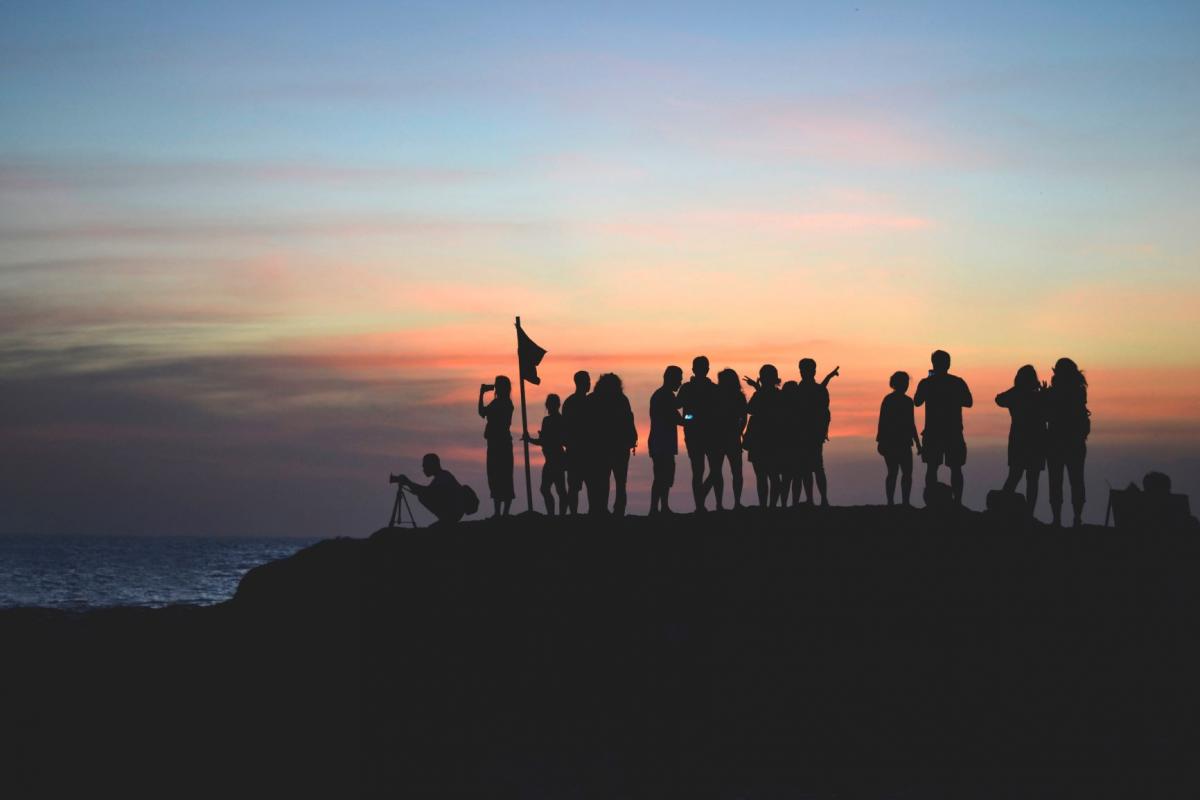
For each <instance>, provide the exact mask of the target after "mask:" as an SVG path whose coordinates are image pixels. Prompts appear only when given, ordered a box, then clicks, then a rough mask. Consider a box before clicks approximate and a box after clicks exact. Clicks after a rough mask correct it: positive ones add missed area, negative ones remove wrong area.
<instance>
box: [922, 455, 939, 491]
mask: <svg viewBox="0 0 1200 800" xmlns="http://www.w3.org/2000/svg"><path fill="white" fill-rule="evenodd" d="M937 482H938V465H937V464H935V463H933V462H932V461H930V462H929V463H928V464H926V465H925V488H926V489H932V488H933V487H934V486H936V485H937Z"/></svg>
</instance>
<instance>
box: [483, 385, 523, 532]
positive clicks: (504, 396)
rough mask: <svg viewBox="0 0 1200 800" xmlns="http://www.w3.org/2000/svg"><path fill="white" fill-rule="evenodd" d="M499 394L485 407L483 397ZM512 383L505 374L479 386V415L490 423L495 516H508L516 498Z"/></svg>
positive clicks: (489, 476)
mask: <svg viewBox="0 0 1200 800" xmlns="http://www.w3.org/2000/svg"><path fill="white" fill-rule="evenodd" d="M492 391H494V392H495V395H494V396H493V397H492V402H490V403H488V404H487V405H484V404H483V396H484V395H485V394H487V393H488V392H492ZM511 395H512V382H511V381H510V380H509V379H508V378H507V377H506V376H504V375H497V376H496V383H495V384H489V383H484V384H481V385H480V387H479V416H481V417H483V418H484V419H486V420H487V425H486V426H484V429H483V438H484V439H486V440H487V479H488V491H489V492H490V493H491V495H492V505H493V506H494V507H495V511H494V512H493V514H492V516H493V517H499V516H501V515H507V514H508V512H509V510H510V509H511V508H512V501H513V497H515V496H516V492H515V491H514V490H513V439H512V432H511V431H510V430H509V429H510V428H511V427H512V415H513V404H512V398H511Z"/></svg>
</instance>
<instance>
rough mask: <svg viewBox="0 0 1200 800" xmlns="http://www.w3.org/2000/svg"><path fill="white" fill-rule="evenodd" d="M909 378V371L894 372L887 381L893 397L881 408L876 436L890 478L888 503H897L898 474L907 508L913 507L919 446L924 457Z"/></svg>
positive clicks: (887, 488) (885, 479)
mask: <svg viewBox="0 0 1200 800" xmlns="http://www.w3.org/2000/svg"><path fill="white" fill-rule="evenodd" d="M909 380H910V379H909V377H908V373H907V372H894V373H892V377H891V378H890V379H889V380H888V385H889V386H891V387H892V391H891V393H890V394H888V395H887V396H885V397H884V398H883V402H882V403H880V405H879V427H878V429H877V430H876V433H875V441H876V443H877V444H876V449H877V450H878V451H879V455H881V456H883V463H884V465H885V466H886V467H887V477H886V478H884V481H883V488H884V491H886V492H887V504H888V505H889V506H890V505H895V503H896V474H897V473H899V474H900V497H901V500H902V501H903V503H904V505H906V506H908V505H912V472H913V454H912V448H913V445H914V444H915V445H916V446H917V455H920V454H921V438H920V437H919V436H918V435H917V422H916V414H915V411H914V410H913V400H912V398H911V397H909V396H908V385H909Z"/></svg>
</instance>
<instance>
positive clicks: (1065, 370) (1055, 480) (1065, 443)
mask: <svg viewBox="0 0 1200 800" xmlns="http://www.w3.org/2000/svg"><path fill="white" fill-rule="evenodd" d="M1087 385H1088V384H1087V378H1085V377H1084V376H1083V373H1082V372H1080V371H1079V367H1078V366H1077V365H1076V364H1075V362H1074V361H1072V360H1071V359H1069V358H1060V359H1059V360H1058V362H1057V363H1055V365H1054V375H1053V377H1051V378H1050V386H1049V388H1048V389H1046V422H1047V425H1046V455H1047V460H1048V462H1049V466H1050V513H1051V515H1052V516H1053V519H1054V524H1055V525H1061V524H1062V504H1063V469H1064V468H1065V469H1066V471H1067V476H1068V477H1069V478H1070V481H1071V507H1072V509H1073V510H1074V512H1075V520H1074V524H1075V525H1076V526H1077V527H1078V526H1079V525H1082V524H1083V504H1084V502H1085V501H1086V500H1087V495H1086V493H1085V490H1084V485H1083V461H1084V459H1085V458H1087V438H1088V434H1089V433H1091V430H1092V421H1091V415H1092V412H1090V411H1088V407H1087Z"/></svg>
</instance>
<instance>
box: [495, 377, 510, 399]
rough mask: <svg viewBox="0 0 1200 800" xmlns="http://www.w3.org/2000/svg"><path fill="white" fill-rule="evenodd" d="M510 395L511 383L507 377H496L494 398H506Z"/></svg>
mask: <svg viewBox="0 0 1200 800" xmlns="http://www.w3.org/2000/svg"><path fill="white" fill-rule="evenodd" d="M511 394H512V381H510V380H509V379H508V376H507V375H497V376H496V397H508V396H510V395H511Z"/></svg>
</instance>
